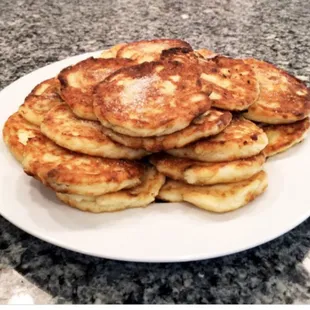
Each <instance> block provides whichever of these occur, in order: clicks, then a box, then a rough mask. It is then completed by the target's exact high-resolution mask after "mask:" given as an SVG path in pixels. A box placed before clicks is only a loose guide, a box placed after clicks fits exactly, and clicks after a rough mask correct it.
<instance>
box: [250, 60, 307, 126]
mask: <svg viewBox="0 0 310 310" xmlns="http://www.w3.org/2000/svg"><path fill="white" fill-rule="evenodd" d="M245 62H246V63H247V64H248V65H250V66H251V67H252V69H253V70H254V72H255V74H256V78H257V80H258V82H259V85H260V95H259V98H258V100H257V101H256V102H255V103H254V104H253V105H252V106H250V107H249V109H248V111H247V112H246V113H244V117H246V118H248V119H251V120H254V121H257V122H263V123H267V124H287V123H293V122H296V121H299V120H302V119H304V118H306V117H307V116H308V115H309V113H310V91H309V89H308V88H307V87H306V85H304V84H303V83H302V82H301V81H299V80H298V79H296V78H295V77H293V76H291V75H289V74H288V73H286V72H285V71H283V70H281V69H279V68H277V67H276V66H274V65H272V64H270V63H267V62H264V61H259V60H256V59H246V60H245Z"/></svg>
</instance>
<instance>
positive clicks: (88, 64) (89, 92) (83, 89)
mask: <svg viewBox="0 0 310 310" xmlns="http://www.w3.org/2000/svg"><path fill="white" fill-rule="evenodd" d="M133 64H134V62H133V61H131V60H129V59H116V58H111V59H100V58H93V57H91V58H88V59H86V60H83V61H81V62H79V63H77V64H75V65H73V66H70V67H67V68H65V69H63V70H62V71H61V72H60V73H59V75H58V79H59V81H60V83H61V96H62V98H63V99H64V101H65V102H66V103H67V104H68V105H69V106H70V108H71V109H72V111H73V113H74V114H75V115H76V116H78V117H80V118H83V119H87V120H97V118H96V116H95V114H94V112H93V90H94V87H95V86H96V85H97V84H98V83H99V82H101V81H103V80H104V79H105V78H106V77H107V76H109V75H110V74H111V73H113V72H115V71H117V70H118V69H120V68H123V67H127V66H131V65H133Z"/></svg>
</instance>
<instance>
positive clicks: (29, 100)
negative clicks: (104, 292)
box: [3, 39, 310, 213]
mask: <svg viewBox="0 0 310 310" xmlns="http://www.w3.org/2000/svg"><path fill="white" fill-rule="evenodd" d="M21 103H22V102H21ZM309 113H310V92H309V89H308V88H307V87H306V86H305V85H304V84H303V83H302V82H301V81H299V80H298V79H296V78H295V77H293V76H291V75H289V74H288V73H286V72H285V71H283V70H282V69H279V68H277V67H276V66H274V65H272V64H269V63H266V62H264V61H260V60H256V59H252V58H251V59H233V58H229V57H226V56H222V55H220V54H216V53H214V52H212V51H210V50H207V49H197V50H193V48H192V47H191V46H190V44H189V43H187V42H185V41H182V40H178V39H155V40H143V41H138V42H124V43H120V44H117V45H115V46H113V47H111V48H110V49H108V50H105V51H103V52H102V53H101V54H100V55H99V57H98V58H94V57H91V58H87V59H85V60H82V61H80V62H78V63H76V64H74V65H71V66H69V67H67V68H64V69H63V70H61V71H60V72H59V74H58V75H57V76H56V77H54V78H51V79H48V80H45V81H43V82H41V83H39V84H38V85H37V86H36V87H35V88H34V89H33V90H32V91H31V92H30V94H29V95H28V96H27V97H26V98H25V100H24V103H22V104H21V106H20V107H19V110H18V112H16V113H14V114H12V115H11V116H10V117H9V118H8V120H7V121H6V123H5V125H4V128H3V139H4V141H5V143H6V145H7V147H8V149H9V150H10V152H11V153H12V154H13V155H14V157H15V158H16V159H17V160H18V161H19V162H20V163H21V165H22V167H23V169H24V171H25V172H26V173H27V174H28V175H29V176H33V177H34V178H36V179H37V180H38V181H40V182H42V183H43V184H44V185H46V186H47V187H49V188H51V189H52V190H54V192H55V194H56V196H57V197H58V198H59V199H60V200H61V201H62V202H64V203H65V204H67V205H69V206H71V207H74V208H76V209H80V210H82V211H89V212H93V213H100V212H112V211H120V210H126V209H129V208H138V207H146V206H147V205H150V204H151V203H152V202H153V201H155V199H161V200H164V201H168V202H169V201H171V202H183V201H184V202H188V203H190V204H192V205H194V206H197V207H199V208H201V209H204V210H208V211H212V212H217V213H222V212H228V211H232V210H235V209H238V208H240V207H242V206H244V205H246V204H247V203H248V202H250V201H252V200H254V199H255V198H256V197H258V196H259V195H260V194H262V193H263V192H264V191H265V189H266V188H267V184H268V181H267V173H266V172H265V171H264V170H263V169H264V164H265V161H266V158H267V157H269V156H273V155H275V154H277V153H279V152H283V151H285V150H287V149H288V148H290V147H292V146H293V145H295V144H296V143H298V142H300V141H302V140H303V139H304V138H305V136H306V134H307V132H308V130H309V127H310V121H309V118H308V116H309ZM255 122H257V123H255ZM163 207H164V208H166V206H165V205H164V206H163ZM184 207H186V204H184Z"/></svg>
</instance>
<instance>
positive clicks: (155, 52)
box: [116, 39, 192, 63]
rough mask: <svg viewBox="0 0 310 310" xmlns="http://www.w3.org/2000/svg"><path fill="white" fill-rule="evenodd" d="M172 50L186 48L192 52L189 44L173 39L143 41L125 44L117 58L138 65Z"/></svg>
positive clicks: (154, 59)
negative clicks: (126, 59)
mask: <svg viewBox="0 0 310 310" xmlns="http://www.w3.org/2000/svg"><path fill="white" fill-rule="evenodd" d="M172 48H186V49H189V50H192V47H191V46H190V44H188V43H187V42H185V41H182V40H175V39H155V40H143V41H137V42H132V43H127V44H125V45H124V46H122V47H121V48H120V49H119V50H118V51H117V55H116V57H117V58H128V59H132V60H135V61H136V62H138V63H143V62H151V61H156V60H159V58H160V56H161V53H162V51H164V50H169V49H172Z"/></svg>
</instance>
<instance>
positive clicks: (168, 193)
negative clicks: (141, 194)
mask: <svg viewBox="0 0 310 310" xmlns="http://www.w3.org/2000/svg"><path fill="white" fill-rule="evenodd" d="M267 186H268V181H267V174H266V172H264V171H260V172H259V173H257V174H255V175H254V176H252V177H251V178H249V179H247V180H243V181H240V182H236V183H229V184H217V185H205V186H198V185H190V184H186V183H182V182H179V181H173V180H167V182H166V184H165V185H164V186H163V187H162V188H161V190H160V192H159V194H158V196H157V197H158V198H160V199H162V200H166V201H171V202H179V201H186V202H189V203H191V204H193V205H194V206H196V207H198V208H201V209H204V210H208V211H212V212H216V213H222V212H229V211H233V210H236V209H238V208H240V207H243V206H244V205H246V204H247V203H249V202H250V201H252V200H254V199H255V198H256V197H257V196H259V195H260V194H262V193H263V192H264V191H265V189H266V188H267Z"/></svg>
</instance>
